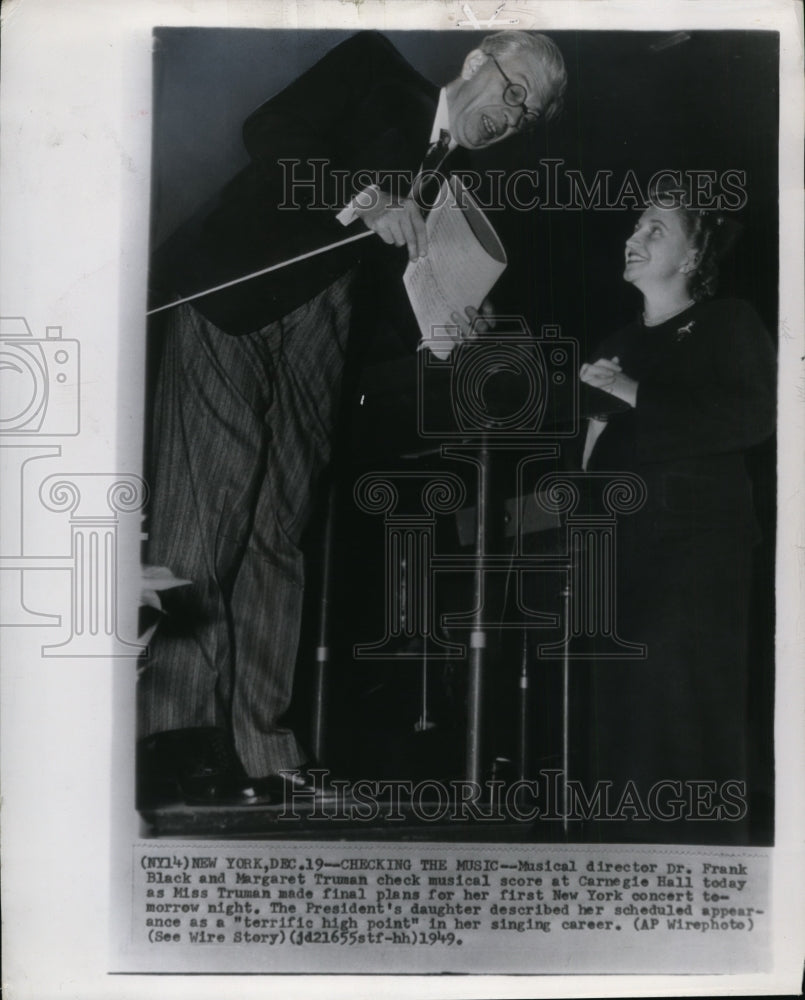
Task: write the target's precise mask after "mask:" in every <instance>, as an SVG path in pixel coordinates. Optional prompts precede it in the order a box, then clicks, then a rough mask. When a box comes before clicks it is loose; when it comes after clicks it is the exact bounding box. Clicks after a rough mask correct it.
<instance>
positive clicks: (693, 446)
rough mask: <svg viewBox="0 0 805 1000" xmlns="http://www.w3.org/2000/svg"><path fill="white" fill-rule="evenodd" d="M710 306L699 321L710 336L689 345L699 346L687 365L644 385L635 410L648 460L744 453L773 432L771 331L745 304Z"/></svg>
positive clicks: (660, 372)
mask: <svg viewBox="0 0 805 1000" xmlns="http://www.w3.org/2000/svg"><path fill="white" fill-rule="evenodd" d="M711 308H712V313H711V314H710V315H709V316H708V317H707V318H706V320H705V319H704V318H703V319H702V320H701V321H700V322H702V324H703V325H704V323H705V322H706V323H707V327H708V335H707V336H701V337H698V338H696V340H691V341H690V343H691V345H692V346H693V347H694V348H695V346H697V345H698V346H699V348H700V349H699V350H698V351H697V350H695V349H694V350H692V351H690V352H689V353H686V355H685V359H686V364H685V365H684V366H683V367H680V366H679V365H674V364H672V363H669V364H668V365H667V370H666V368H664V367H663V366H660V367H659V368H658V369H657V370H656V371H653V372H652V373H651V374H649V375H647V376H645V377H644V378H642V379H641V380H640V383H639V386H638V390H637V405H636V407H635V410H636V415H637V448H638V456H639V457H640V458H641V459H642V460H644V461H662V460H669V459H674V458H684V457H695V456H697V455H708V454H719V453H723V452H730V451H741V450H743V449H745V448H749V447H751V446H752V445H755V444H759V443H760V442H761V441H764V440H765V439H766V438H768V437H770V436H771V434H772V433H773V432H774V427H775V417H776V393H775V387H776V360H775V353H774V349H773V346H772V343H771V339H770V337H769V334H768V332H767V331H766V329H765V327H764V326H763V324H762V323H761V321H760V319H759V317H758V316H757V314H756V313H755V311H754V309H752V307H751V306H750V305H749V304H748V303H746V302H741V301H738V300H725V301H721V302H714V303H713V304H712V307H711ZM703 332H704V331H703ZM690 336H691V337H695V336H696V333H695V332H692V333H691V334H690Z"/></svg>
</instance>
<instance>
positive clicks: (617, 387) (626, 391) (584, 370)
mask: <svg viewBox="0 0 805 1000" xmlns="http://www.w3.org/2000/svg"><path fill="white" fill-rule="evenodd" d="M579 378H580V379H581V380H582V382H586V383H587V385H592V386H594V387H595V388H596V389H602V390H603V391H604V392H608V393H609V394H610V396H617V398H618V399H622V400H623V402H624V403H628V404H629V406H635V405H636V403H637V385H638V383H637V382H636V381H635V380H634V379H633V378H629V376H628V375H624V374H623V369H622V368H621V366H620V361H619V360H618V358H611V359H607V358H600V359H599V360H598V361H594V362H593V363H592V364H591V365H582V366H581V370H580V371H579Z"/></svg>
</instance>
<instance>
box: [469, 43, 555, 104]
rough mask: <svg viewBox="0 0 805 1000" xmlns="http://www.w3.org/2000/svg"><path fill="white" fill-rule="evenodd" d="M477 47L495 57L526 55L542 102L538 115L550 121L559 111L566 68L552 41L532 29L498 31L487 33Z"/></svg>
mask: <svg viewBox="0 0 805 1000" xmlns="http://www.w3.org/2000/svg"><path fill="white" fill-rule="evenodd" d="M478 47H479V48H480V50H481V52H483V53H484V54H485V55H488V56H494V57H495V59H498V58H500V57H501V56H507V55H511V54H513V53H515V52H516V53H518V54H520V53H521V54H523V55H526V56H529V57H530V58H531V61H532V62H533V63H534V66H535V68H534V82H535V83H536V84H537V85H538V87H539V89H540V93H541V95H542V96H543V98H544V101H545V105H544V107H543V109H542V117H543V118H544V119H545V120H546V121H550V120H551V118H555V117H556V115H558V114H559V112H560V111H561V109H562V102H563V99H564V95H565V88H566V87H567V70H566V69H565V61H564V59H563V58H562V53H561V52H560V51H559V48H558V46H557V45H556V42H554V41H553V40H552V39H550V38H548V36H547V35H541V34H539V33H538V32H536V31H498V32H496V33H495V34H494V35H487V36H486V38H484V40H483V41H482V42H481V44H480V45H479V46H478Z"/></svg>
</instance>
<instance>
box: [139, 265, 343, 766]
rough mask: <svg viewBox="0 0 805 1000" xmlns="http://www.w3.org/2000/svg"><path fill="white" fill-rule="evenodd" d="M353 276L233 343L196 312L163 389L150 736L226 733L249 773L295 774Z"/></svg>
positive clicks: (183, 326) (145, 732) (163, 377)
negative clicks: (193, 730)
mask: <svg viewBox="0 0 805 1000" xmlns="http://www.w3.org/2000/svg"><path fill="white" fill-rule="evenodd" d="M350 282H351V276H350V275H345V276H343V277H341V278H339V279H338V280H337V281H336V282H335V283H334V284H332V285H331V286H330V287H329V288H327V289H325V290H324V291H323V292H321V293H320V294H319V295H318V296H317V297H316V298H314V299H312V300H311V301H310V302H308V303H306V304H305V305H303V306H301V307H300V308H299V309H297V310H295V311H294V312H292V313H290V314H288V315H287V316H284V317H283V318H282V319H280V320H278V321H276V322H273V323H271V324H269V325H268V326H266V327H265V328H263V329H261V330H258V331H256V332H254V333H251V334H247V335H245V336H242V337H233V336H229V335H227V334H225V333H223V332H222V331H221V330H219V329H218V328H217V327H215V326H214V325H213V324H212V323H210V322H209V321H208V320H206V319H205V318H204V317H203V316H202V315H201V314H200V313H198V312H197V311H196V310H195V309H193V307H192V306H191V305H188V304H185V305H183V306H179V307H177V308H176V309H175V310H174V311H173V314H172V316H171V319H170V325H169V328H168V330H167V333H166V339H165V343H164V351H163V357H162V362H161V369H160V375H159V381H158V386H157V391H156V401H155V409H154V432H153V447H152V454H153V461H152V470H153V471H152V477H151V487H152V506H151V527H150V534H149V545H148V562H149V563H151V564H153V565H158V566H167V567H168V568H169V569H170V570H172V572H173V573H174V574H175V575H176V576H178V577H181V578H183V579H186V580H190V581H192V585H191V586H188V587H183V588H180V589H177V590H174V591H173V592H172V594H171V598H170V607H169V613H168V615H167V616H166V618H165V620H164V622H163V623H162V624H161V625H160V628H159V629H158V630H157V633H156V635H155V637H154V640H153V642H152V646H151V649H150V651H149V656H148V658H147V660H146V661H145V664H144V667H143V669H142V671H141V674H140V678H139V681H138V728H139V736H140V737H144V736H150V735H152V734H154V733H158V732H163V731H167V730H172V729H183V728H189V727H194V726H223V727H225V728H227V729H228V730H229V731H230V732H231V733H232V735H233V737H234V742H235V749H236V750H237V753H238V756H239V757H240V759H241V762H242V763H243V765H244V767H245V768H246V771H247V772H248V774H249V775H250V776H252V777H261V776H265V775H269V774H272V773H275V772H276V771H278V770H280V769H281V768H292V767H297V766H299V765H300V764H301V763H303V762H304V761H305V753H304V751H303V750H302V749H301V747H300V746H299V744H298V743H297V741H296V738H295V736H294V734H293V733H292V732H291V731H290V730H289V729H287V728H283V727H282V726H281V725H280V724H279V720H280V719H281V716H282V715H283V714H284V712H285V711H286V710H287V708H288V705H289V703H290V699H291V694H292V688H293V675H294V666H295V661H296V654H297V646H298V642H299V630H300V624H301V617H302V597H303V586H304V566H303V558H302V553H301V551H300V548H299V542H300V538H301V535H302V532H303V530H304V528H305V526H306V522H307V520H308V517H309V513H310V509H311V504H312V499H313V492H314V488H315V484H316V480H317V478H318V476H319V474H320V473H321V472H322V470H323V469H324V467H325V465H326V464H327V462H328V460H329V457H330V451H331V437H332V430H333V424H334V421H335V411H336V407H337V405H338V397H339V392H340V387H341V376H342V371H343V364H344V355H345V350H346V339H347V329H348V325H349V318H350Z"/></svg>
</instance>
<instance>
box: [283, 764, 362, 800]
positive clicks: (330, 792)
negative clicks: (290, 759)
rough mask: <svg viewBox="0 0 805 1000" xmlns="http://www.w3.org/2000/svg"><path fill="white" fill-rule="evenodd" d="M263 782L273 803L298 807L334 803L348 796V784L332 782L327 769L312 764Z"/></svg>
mask: <svg viewBox="0 0 805 1000" xmlns="http://www.w3.org/2000/svg"><path fill="white" fill-rule="evenodd" d="M263 782H264V783H265V785H266V788H267V789H268V790H270V792H271V793H272V794H273V796H274V799H275V801H278V802H286V803H291V802H293V803H296V804H298V805H303V804H304V803H305V802H308V803H311V804H312V803H320V802H335V801H337V800H338V799H339V798H340V799H342V800H343V798H344V797H345V796H346V795H348V794H349V788H348V782H346V781H338V782H334V779H333V778H332V775H331V774H330V771H328V770H327V768H324V767H320V766H318V765H312V764H301V765H300V766H299V767H296V768H287V769H285V770H283V771H280V772H279V773H278V774H272V775H271V776H270V777H268V778H264V779H263Z"/></svg>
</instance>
